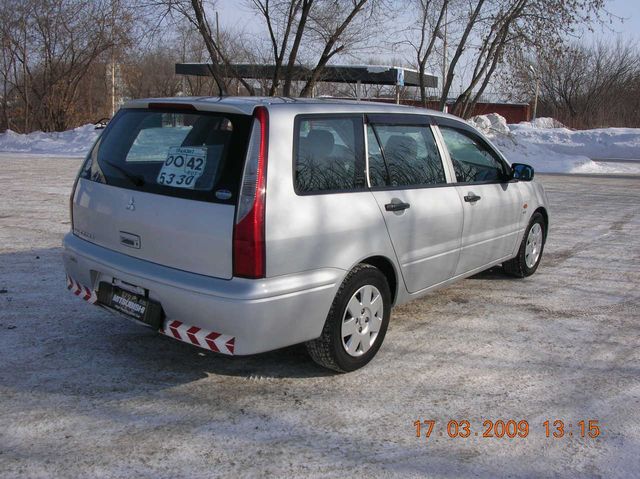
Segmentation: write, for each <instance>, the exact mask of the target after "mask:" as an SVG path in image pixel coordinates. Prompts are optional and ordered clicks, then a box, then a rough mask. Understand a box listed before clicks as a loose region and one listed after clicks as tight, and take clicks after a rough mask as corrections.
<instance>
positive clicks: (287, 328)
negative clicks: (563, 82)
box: [63, 233, 346, 355]
mask: <svg viewBox="0 0 640 479" xmlns="http://www.w3.org/2000/svg"><path fill="white" fill-rule="evenodd" d="M63 246H64V252H63V261H64V266H65V269H66V272H67V275H68V276H70V277H71V278H72V279H73V280H74V281H75V282H76V283H79V285H81V287H84V288H87V289H88V290H89V294H91V292H95V290H97V288H98V284H99V283H100V281H106V282H112V280H113V279H114V278H117V279H119V280H121V281H124V282H126V283H130V284H134V285H136V286H139V287H141V288H145V289H147V290H148V291H149V297H150V298H151V299H153V300H155V301H158V302H160V303H161V304H162V308H163V310H164V313H165V315H166V318H165V321H164V325H163V329H162V332H164V333H165V334H167V335H168V336H170V337H174V338H175V339H180V340H182V341H185V342H189V343H191V344H195V345H197V346H201V347H205V348H207V349H213V350H214V351H215V350H216V349H215V347H211V345H212V342H213V344H215V345H216V346H220V345H221V344H222V345H225V344H231V347H218V350H219V351H220V352H223V353H227V354H237V355H245V354H254V353H260V352H264V351H270V350H273V349H278V348H281V347H285V346H289V345H292V344H297V343H301V342H303V341H308V340H310V339H315V338H317V337H318V336H320V333H321V332H322V328H323V326H324V322H325V319H326V317H327V314H328V312H329V308H330V307H331V303H332V301H333V298H334V296H335V293H336V291H337V289H338V286H339V285H340V282H341V281H342V279H343V277H344V275H345V274H346V272H345V271H343V270H340V269H335V268H325V269H319V270H312V271H305V272H302V273H296V274H290V275H283V276H277V277H274V278H265V279H261V280H248V279H243V278H233V279H231V280H223V279H217V278H211V277H208V276H203V275H199V274H193V273H188V272H185V271H180V270H176V269H173V268H168V267H166V266H162V265H158V264H155V263H150V262H148V261H144V260H140V259H137V258H132V257H130V256H126V255H124V254H121V253H118V252H115V251H112V250H108V249H106V248H103V247H101V246H97V245H95V244H93V243H89V242H88V241H85V240H83V239H80V238H78V237H77V236H74V235H73V234H71V233H69V234H67V235H66V236H65V238H64V241H63ZM70 289H71V288H70ZM72 291H73V290H72ZM86 294H87V291H83V295H82V296H85V295H86ZM189 332H191V334H189ZM207 338H209V339H211V340H212V341H208V340H207ZM223 338H224V341H222V342H221V340H222V339H223ZM229 338H233V341H231V342H230V339H229ZM213 340H215V341H213Z"/></svg>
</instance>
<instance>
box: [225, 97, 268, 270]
mask: <svg viewBox="0 0 640 479" xmlns="http://www.w3.org/2000/svg"><path fill="white" fill-rule="evenodd" d="M268 119H269V116H268V113H267V109H266V108H265V107H258V108H256V110H255V112H254V114H253V127H252V129H251V140H250V142H249V149H248V151H247V160H246V162H245V165H244V173H243V175H242V185H241V186H240V197H239V199H238V208H237V213H236V224H235V227H234V230H233V275H234V276H240V277H243V278H252V279H257V278H264V276H265V259H266V255H265V242H264V217H265V194H266V192H265V186H266V173H267V133H268V129H267V128H268V125H267V123H268Z"/></svg>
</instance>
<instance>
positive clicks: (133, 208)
mask: <svg viewBox="0 0 640 479" xmlns="http://www.w3.org/2000/svg"><path fill="white" fill-rule="evenodd" d="M127 209H128V210H129V211H134V210H135V209H136V205H135V200H134V199H133V196H132V197H131V199H130V200H129V204H128V205H127Z"/></svg>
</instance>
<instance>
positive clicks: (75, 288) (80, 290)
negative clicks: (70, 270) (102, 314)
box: [67, 275, 98, 304]
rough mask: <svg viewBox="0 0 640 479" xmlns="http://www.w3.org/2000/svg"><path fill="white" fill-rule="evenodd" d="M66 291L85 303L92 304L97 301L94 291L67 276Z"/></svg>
mask: <svg viewBox="0 0 640 479" xmlns="http://www.w3.org/2000/svg"><path fill="white" fill-rule="evenodd" d="M67 289H68V290H69V291H71V292H72V293H73V294H75V295H76V296H78V297H79V298H82V299H84V300H85V301H86V302H87V303H91V304H94V303H95V302H96V301H98V295H97V294H96V292H95V291H94V290H92V289H89V288H87V287H86V286H83V285H81V284H80V283H78V282H77V281H76V280H75V279H73V278H72V277H71V276H69V275H67Z"/></svg>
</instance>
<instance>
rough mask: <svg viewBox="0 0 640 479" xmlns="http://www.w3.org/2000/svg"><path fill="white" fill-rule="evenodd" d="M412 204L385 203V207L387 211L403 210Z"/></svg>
mask: <svg viewBox="0 0 640 479" xmlns="http://www.w3.org/2000/svg"><path fill="white" fill-rule="evenodd" d="M410 206H411V205H410V204H409V203H387V204H386V205H384V209H385V210H387V211H402V210H406V209H407V208H409V207H410Z"/></svg>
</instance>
